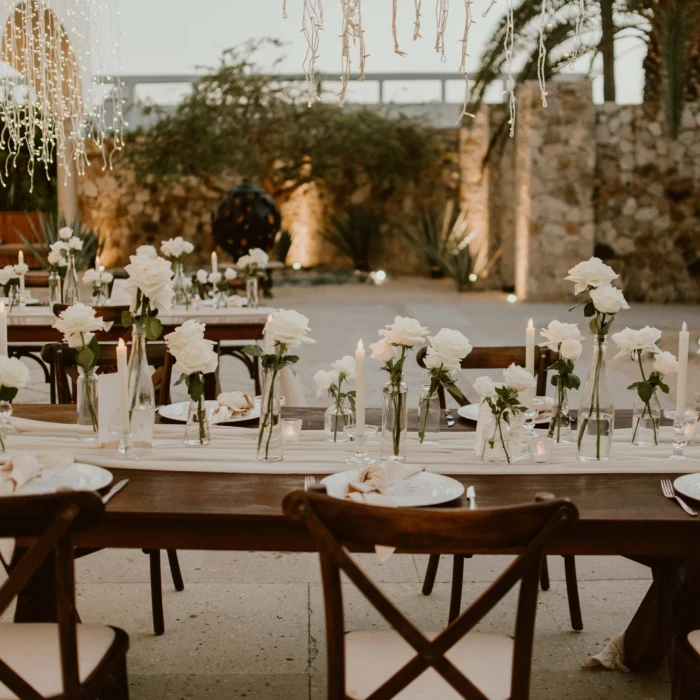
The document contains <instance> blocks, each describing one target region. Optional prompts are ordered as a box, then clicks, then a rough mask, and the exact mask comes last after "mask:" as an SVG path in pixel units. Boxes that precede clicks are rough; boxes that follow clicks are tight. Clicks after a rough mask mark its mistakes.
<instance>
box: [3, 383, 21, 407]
mask: <svg viewBox="0 0 700 700" xmlns="http://www.w3.org/2000/svg"><path fill="white" fill-rule="evenodd" d="M18 391H19V389H15V388H14V387H11V386H3V387H0V401H9V402H10V403H12V400H13V399H14V398H15V396H17V392H18Z"/></svg>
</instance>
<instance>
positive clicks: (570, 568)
mask: <svg viewBox="0 0 700 700" xmlns="http://www.w3.org/2000/svg"><path fill="white" fill-rule="evenodd" d="M564 572H565V574H566V595H567V598H568V599H569V616H570V617H571V627H572V628H573V629H575V630H576V631H577V632H580V631H581V630H582V629H583V616H582V615H581V603H580V601H579V597H578V581H577V580H576V558H575V557H573V556H571V555H567V556H565V557H564Z"/></svg>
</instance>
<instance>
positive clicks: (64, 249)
mask: <svg viewBox="0 0 700 700" xmlns="http://www.w3.org/2000/svg"><path fill="white" fill-rule="evenodd" d="M49 248H50V249H51V252H52V253H56V255H63V254H64V253H68V251H69V250H70V247H69V246H68V244H67V243H66V242H65V241H56V242H55V243H52V244H51V245H50V246H49Z"/></svg>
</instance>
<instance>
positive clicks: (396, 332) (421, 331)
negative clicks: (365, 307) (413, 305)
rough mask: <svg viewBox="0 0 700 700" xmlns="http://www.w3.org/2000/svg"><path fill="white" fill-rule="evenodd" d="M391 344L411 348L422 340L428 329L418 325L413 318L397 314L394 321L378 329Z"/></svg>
mask: <svg viewBox="0 0 700 700" xmlns="http://www.w3.org/2000/svg"><path fill="white" fill-rule="evenodd" d="M379 335H383V336H384V337H385V338H386V339H387V340H388V341H389V342H390V343H391V344H392V345H402V346H403V347H406V348H412V347H415V346H416V345H418V344H419V343H422V342H423V338H425V336H426V335H428V329H427V328H424V327H423V326H421V325H420V323H419V322H418V321H417V320H416V319H415V318H408V317H404V316H397V317H396V318H395V319H394V323H392V324H391V325H389V326H387V327H386V329H382V330H380V331H379Z"/></svg>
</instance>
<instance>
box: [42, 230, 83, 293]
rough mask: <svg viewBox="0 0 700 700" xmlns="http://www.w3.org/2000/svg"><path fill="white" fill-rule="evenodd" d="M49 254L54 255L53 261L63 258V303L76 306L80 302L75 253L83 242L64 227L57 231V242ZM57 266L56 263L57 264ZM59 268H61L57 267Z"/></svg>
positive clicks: (52, 245)
mask: <svg viewBox="0 0 700 700" xmlns="http://www.w3.org/2000/svg"><path fill="white" fill-rule="evenodd" d="M49 248H50V253H49V255H50V254H51V253H54V257H53V258H52V259H53V260H56V259H57V258H63V259H64V260H65V263H66V264H65V267H66V273H65V276H64V281H63V303H64V304H69V305H70V304H76V303H77V302H79V301H80V291H79V285H78V271H77V269H76V267H75V253H76V252H77V251H80V250H82V249H83V241H82V239H81V238H80V237H78V236H74V235H73V229H72V228H70V227H69V226H64V227H63V228H60V229H59V230H58V240H57V241H56V242H55V243H52V244H51V246H49ZM57 265H58V263H57ZM59 267H62V266H61V265H59Z"/></svg>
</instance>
